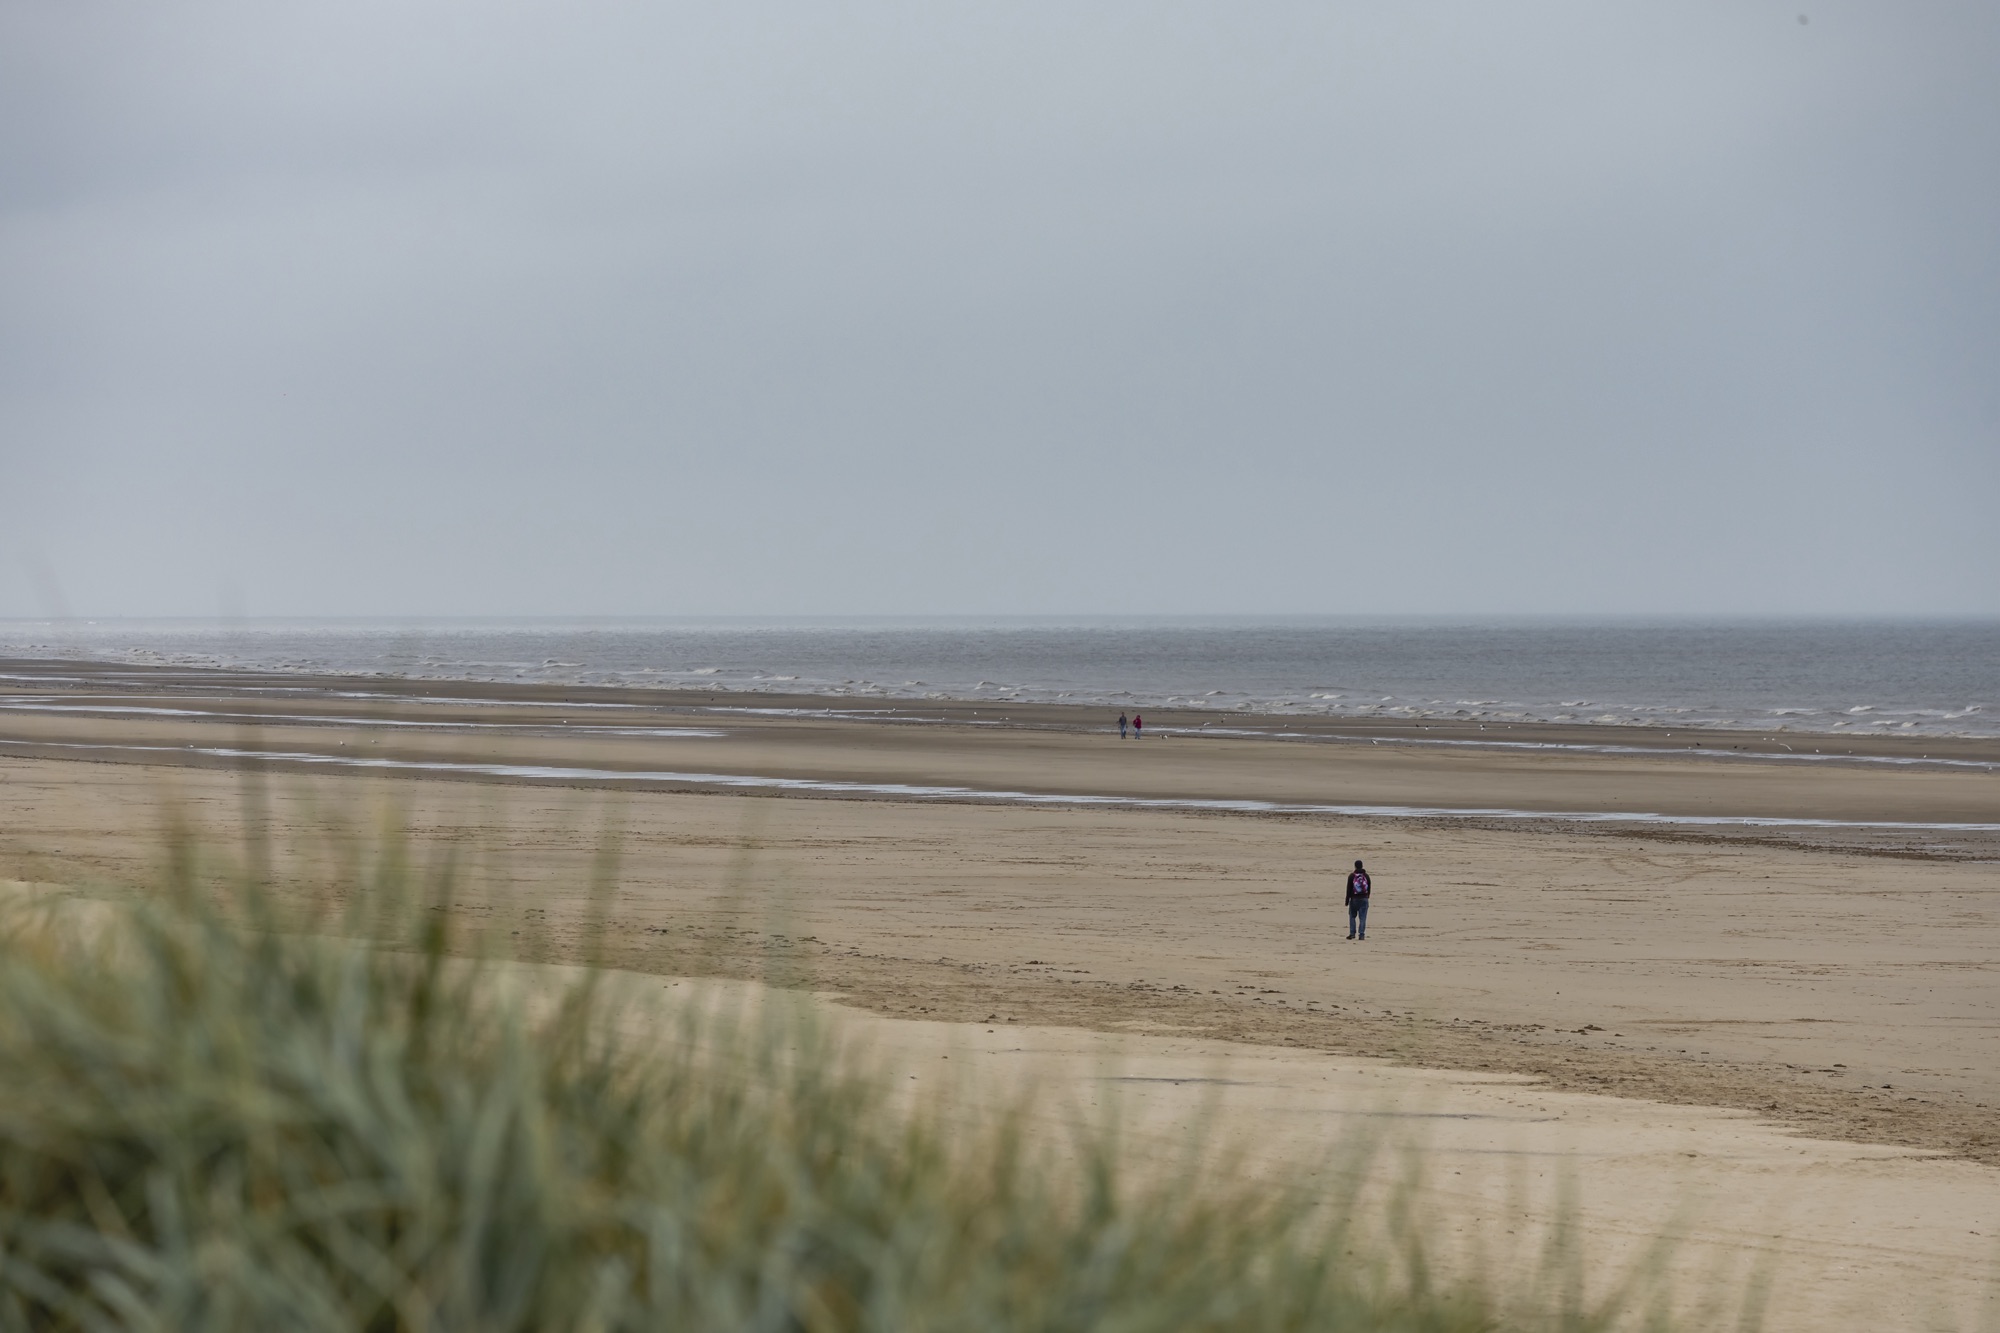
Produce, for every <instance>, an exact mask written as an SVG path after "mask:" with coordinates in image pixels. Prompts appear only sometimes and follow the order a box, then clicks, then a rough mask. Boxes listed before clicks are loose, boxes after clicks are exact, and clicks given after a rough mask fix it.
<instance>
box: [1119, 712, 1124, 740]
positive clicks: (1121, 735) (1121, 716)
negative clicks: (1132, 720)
mask: <svg viewBox="0 0 2000 1333" xmlns="http://www.w3.org/2000/svg"><path fill="white" fill-rule="evenodd" d="M1125 726H1126V723H1125V715H1124V714H1123V713H1120V714H1119V715H1118V739H1119V740H1121V741H1122V740H1124V739H1125Z"/></svg>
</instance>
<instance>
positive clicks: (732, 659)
mask: <svg viewBox="0 0 2000 1333" xmlns="http://www.w3.org/2000/svg"><path fill="white" fill-rule="evenodd" d="M0 655H6V656H14V657H69V658H87V659H91V660H96V661H110V662H132V663H148V662H150V663H175V664H185V665H214V666H230V667H240V668H257V669H263V670H271V671H300V672H332V673H340V674H354V675H377V674H380V675H395V676H410V677H421V678H429V679H443V680H486V681H491V680H537V681H549V682H560V683H566V684H610V685H644V686H652V687H676V686H679V687H686V688H702V689H711V690H741V691H746V692H757V691H762V692H773V693H794V694H823V695H833V696H842V697H847V698H857V697H859V698H881V699H946V698H948V699H996V700H1000V699H1006V700H1027V701H1049V702H1068V703H1098V704H1103V705H1105V706H1106V707H1107V708H1130V707H1139V708H1144V707H1149V706H1150V707H1160V706H1167V705H1172V706H1176V707H1198V708H1209V709H1217V710H1235V711H1246V712H1273V713H1314V714H1328V715H1336V716H1356V717H1362V716H1366V717H1404V718H1429V717H1461V718H1478V719H1481V720H1519V721H1553V722H1595V723H1628V724H1629V723H1639V724H1653V725H1660V726H1673V727H1744V728H1757V729H1762V730H1770V729H1777V728H1785V729H1791V730H1801V731H1848V732H1855V731H1866V732H1892V733H1901V734H1913V735H1947V734H1958V735H1982V736H1991V735H2000V622H1994V621H1957V622H1930V623H1891V622H1880V621H1877V622H1855V623H1832V622H1790V623H1753V622H1741V621H1739V622H1706V623H1701V622H1691V621H1690V622H1678V623H1636V622H1633V623H1628V622H1530V621H1496V622H1489V623H1469V622H1468V623H1441V622H1420V621H1408V620H1329V619H1294V620H1227V619H1203V620H1196V619H1187V620H1099V621H1086V620H1080V619H1079V620H1057V619H1047V620H905V621H896V620H879V621H861V620H854V621H748V620H734V621H715V620H707V621H693V620H690V621H574V622H556V621H482V622H471V621H461V622H443V623H430V624H421V625H420V624H414V623H362V622H350V621H267V622H249V623H239V624H234V625H228V624H219V623H214V622H199V621H160V620H150V621H139V620H129V621H118V620H101V621H91V622H80V621H64V622H51V621H18V620H17V621H0Z"/></svg>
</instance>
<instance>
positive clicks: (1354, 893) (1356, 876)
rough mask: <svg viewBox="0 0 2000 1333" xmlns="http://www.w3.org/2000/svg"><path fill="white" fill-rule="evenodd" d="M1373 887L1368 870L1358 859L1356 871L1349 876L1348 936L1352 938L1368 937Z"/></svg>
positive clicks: (1362, 938)
mask: <svg viewBox="0 0 2000 1333" xmlns="http://www.w3.org/2000/svg"><path fill="white" fill-rule="evenodd" d="M1373 887H1374V885H1372V884H1370V883H1369V882H1368V872H1367V870H1365V869H1363V868H1362V865H1361V863H1360V862H1359V861H1356V862H1355V863H1354V873H1352V874H1350V875H1349V876H1348V877H1347V938H1348V939H1350V940H1365V939H1367V938H1368V892H1369V890H1370V889H1372V888H1373ZM1357 932H1359V933H1357Z"/></svg>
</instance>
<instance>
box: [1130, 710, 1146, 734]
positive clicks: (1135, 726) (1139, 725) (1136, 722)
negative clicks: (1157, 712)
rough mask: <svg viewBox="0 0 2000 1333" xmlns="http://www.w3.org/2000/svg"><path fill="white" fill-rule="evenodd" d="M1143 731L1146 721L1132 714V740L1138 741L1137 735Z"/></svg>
mask: <svg viewBox="0 0 2000 1333" xmlns="http://www.w3.org/2000/svg"><path fill="white" fill-rule="evenodd" d="M1145 729H1146V719H1145V718H1143V717H1140V716H1139V715H1138V714H1137V713H1134V714H1132V739H1133V740H1135V741H1136V740H1138V739H1139V733H1140V732H1142V731H1144V730H1145Z"/></svg>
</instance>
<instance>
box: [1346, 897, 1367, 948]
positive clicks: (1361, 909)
mask: <svg viewBox="0 0 2000 1333" xmlns="http://www.w3.org/2000/svg"><path fill="white" fill-rule="evenodd" d="M1357 934H1359V935H1360V936H1361V938H1362V939H1364V940H1365V939H1367V938H1368V900H1367V899H1366V898H1356V899H1354V900H1353V901H1352V902H1350V903H1348V904H1347V938H1348V939H1350V940H1351V939H1353V938H1354V937H1355V935H1357Z"/></svg>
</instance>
